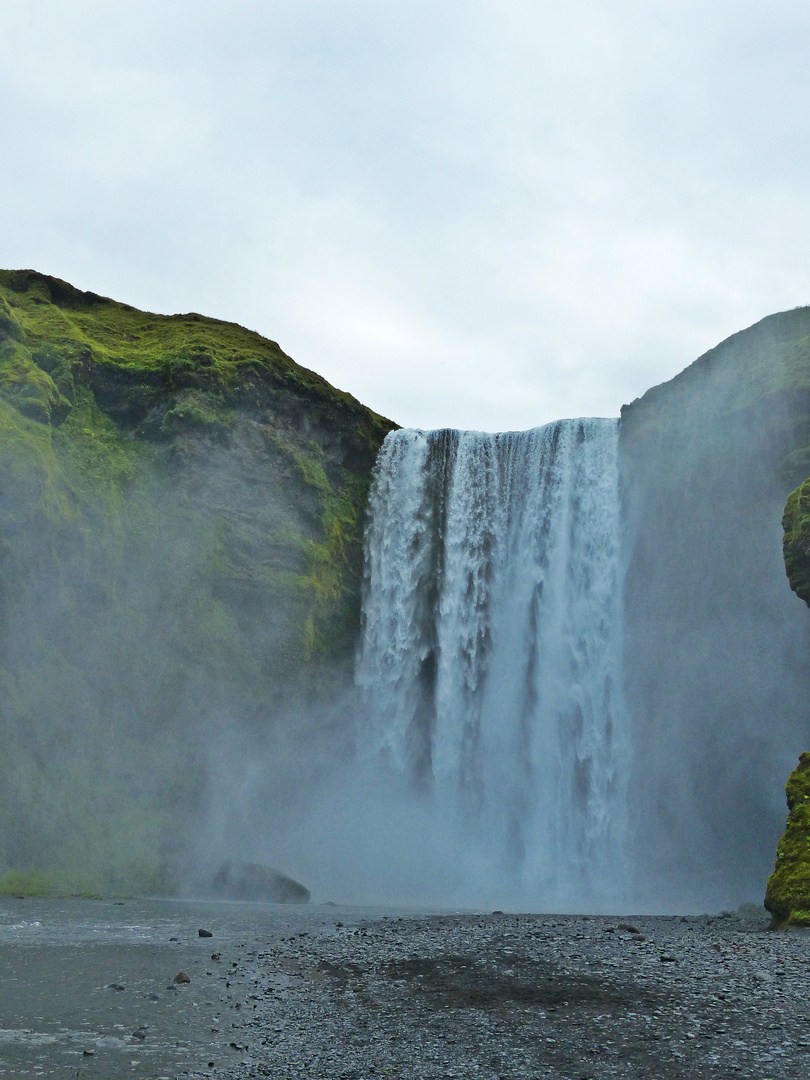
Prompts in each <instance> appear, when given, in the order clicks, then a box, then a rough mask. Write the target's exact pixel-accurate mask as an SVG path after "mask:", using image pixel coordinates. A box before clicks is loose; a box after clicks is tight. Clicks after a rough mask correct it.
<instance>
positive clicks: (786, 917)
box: [765, 753, 810, 926]
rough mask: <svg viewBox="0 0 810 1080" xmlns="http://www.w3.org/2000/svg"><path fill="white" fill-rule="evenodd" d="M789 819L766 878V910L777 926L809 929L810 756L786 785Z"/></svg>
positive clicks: (801, 758) (801, 761) (802, 760)
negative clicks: (771, 870) (768, 876)
mask: <svg viewBox="0 0 810 1080" xmlns="http://www.w3.org/2000/svg"><path fill="white" fill-rule="evenodd" d="M785 795H786V796H787V805H788V817H787V822H786V825H785V834H784V836H783V837H782V839H781V840H780V841H779V847H778V848H777V851H776V868H775V870H774V872H773V873H772V874H771V876H770V878H769V879H768V888H767V891H766V893H765V907H766V908H767V909H768V911H770V913H771V914H772V915H773V918H774V923H775V924H776V925H777V926H810V753H804V754H800V756H799V764H798V767H797V768H796V769H795V770H794V771H793V772H792V773H791V774H790V777H789V778H788V782H787V784H786V785H785Z"/></svg>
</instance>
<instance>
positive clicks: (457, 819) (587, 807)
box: [356, 419, 630, 910]
mask: <svg viewBox="0 0 810 1080" xmlns="http://www.w3.org/2000/svg"><path fill="white" fill-rule="evenodd" d="M617 455H618V423H617V421H615V420H593V419H587V420H563V421H558V422H556V423H553V424H549V425H547V426H546V427H542V428H537V429H534V430H532V431H526V432H507V433H503V434H484V433H481V432H467V431H450V430H444V431H432V432H425V431H417V430H402V431H396V432H392V433H391V434H390V435H389V436H388V438H387V439H386V442H385V445H384V446H383V448H382V450H381V452H380V457H379V459H378V463H377V466H376V471H375V478H374V483H373V488H372V493H371V499H370V520H369V525H368V528H367V533H366V581H365V597H364V607H363V637H362V643H361V648H360V652H359V656H358V661H357V668H356V677H357V682H358V684H359V685H360V686H361V687H362V689H363V691H364V693H365V696H366V699H367V703H368V715H369V716H370V717H372V718H373V719H372V720H371V727H372V731H371V737H370V740H369V742H370V745H371V752H372V753H373V754H375V755H376V758H377V760H378V761H379V762H380V768H382V769H387V770H390V772H391V773H392V775H394V776H397V777H400V778H401V777H405V778H407V780H408V783H409V784H410V786H411V788H412V790H413V791H414V792H417V793H419V797H420V799H421V800H422V802H423V804H424V805H426V806H428V807H429V808H430V811H431V815H432V816H431V820H432V821H433V822H434V823H435V828H436V829H440V828H441V829H451V830H452V834H453V836H454V846H455V850H454V851H453V853H452V858H453V859H456V860H457V861H458V868H459V869H458V873H459V876H460V878H461V877H463V879H464V880H463V887H464V891H465V894H466V895H476V894H477V895H481V896H483V895H489V893H488V892H487V890H488V889H490V888H491V886H492V885H493V884H494V883H496V882H497V883H499V884H500V885H501V886H502V887H508V888H511V889H513V890H514V892H513V895H515V896H520V897H522V898H525V899H526V900H530V901H532V902H533V903H535V904H541V905H551V904H557V905H562V906H565V905H568V906H575V907H577V908H578V909H579V910H582V908H583V904H585V905H587V904H588V903H589V902H590V903H594V904H596V903H599V904H606V903H610V902H615V901H616V900H617V899H620V898H621V897H622V896H623V895H624V883H625V881H626V874H625V849H626V846H627V812H626V801H627V784H628V775H629V756H630V754H629V739H628V730H627V719H626V710H625V707H624V702H623V692H622V676H621V659H622V658H621V639H622V626H621V622H622V620H621V595H622V588H621V581H620V558H619V495H618V461H617Z"/></svg>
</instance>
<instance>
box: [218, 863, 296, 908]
mask: <svg viewBox="0 0 810 1080" xmlns="http://www.w3.org/2000/svg"><path fill="white" fill-rule="evenodd" d="M212 888H213V892H214V895H215V896H218V897H220V898H222V899H223V900H264V901H267V902H269V903H272V904H308V903H309V898H310V892H309V889H307V888H305V887H304V886H303V885H302V884H301V883H300V882H298V881H294V880H293V879H292V878H291V877H287V875H286V874H282V873H281V871H280V870H275V869H274V868H273V867H272V866H261V865H260V864H259V863H250V862H240V861H238V860H236V859H234V860H231V859H229V860H228V861H227V862H224V863H223V864H222V866H220V868H219V870H217V872H216V874H215V875H214V880H213V882H212Z"/></svg>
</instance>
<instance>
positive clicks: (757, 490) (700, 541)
mask: <svg viewBox="0 0 810 1080" xmlns="http://www.w3.org/2000/svg"><path fill="white" fill-rule="evenodd" d="M797 317H798V316H797ZM726 352H729V349H726ZM723 355H724V354H723ZM732 358H733V357H732ZM718 363H719V361H718ZM704 368H705V370H704V369H699V368H698V367H697V366H696V370H695V371H693V372H692V375H691V376H690V378H691V379H692V381H693V383H694V384H695V386H696V387H697V400H698V401H702V402H703V404H702V405H700V406H696V407H694V408H692V409H691V410H686V412H685V413H684V411H682V410H683V400H682V398H679V394H681V393H682V392H683V387H682V386H681V387H680V388H678V390H677V392H673V394H672V402H674V404H672V407H671V409H669V412H668V411H667V409H666V408H665V409H663V410H661V409H660V408H659V407H658V405H656V408H657V409H658V412H657V413H656V425H657V426H655V427H645V426H644V422H643V421H644V414H643V412H642V413H639V412H636V413H633V411H632V408H631V410H630V415H629V416H628V417H625V418H624V419H623V420H622V421H621V422H617V421H615V420H575V421H559V422H557V423H555V424H551V425H548V426H546V427H545V428H538V429H535V430H532V431H527V432H521V433H505V434H501V435H487V434H482V433H476V432H459V431H451V430H442V431H434V432H423V431H418V430H403V431H398V432H395V433H392V434H391V435H389V437H388V439H387V440H386V443H385V445H384V447H383V449H382V451H381V453H380V457H379V459H378V464H377V467H376V472H375V480H374V486H373V490H372V495H371V500H370V520H369V525H368V528H367V533H366V592H365V598H364V611H363V637H362V643H361V647H360V650H359V653H358V661H357V668H356V684H357V685H356V688H355V691H352V690H351V689H347V691H346V696H345V700H344V703H343V705H342V706H341V708H342V709H343V710H344V711H343V715H342V717H341V718H339V719H336V720H335V722H334V723H333V725H332V727H331V731H332V733H333V734H332V735H331V736H328V735H327V734H326V729H325V728H321V729H320V733H319V735H318V738H317V739H315V740H314V744H317V743H318V739H320V740H321V743H320V749H319V750H318V751H317V752H316V755H315V756H316V757H317V756H318V755H320V757H319V761H320V764H319V766H318V773H319V780H318V782H316V783H314V784H312V783H309V782H308V781H307V782H303V781H302V783H301V785H300V791H301V792H303V791H306V792H307V794H306V797H303V796H299V797H297V798H296V797H293V798H291V800H290V802H289V803H287V804H286V806H285V807H284V809H283V810H282V813H281V816H282V817H283V818H284V821H285V826H284V828H282V829H281V830H280V834H279V835H282V834H283V835H284V839H283V840H282V843H281V848H277V851H279V853H280V854H281V855H282V857H285V858H289V859H290V860H291V862H292V863H295V861H296V859H301V855H302V852H303V851H306V852H307V854H306V855H305V856H304V858H303V864H301V863H299V865H300V867H301V871H302V872H303V873H305V874H307V875H308V878H307V880H308V883H309V884H310V885H311V887H313V889H314V890H315V891H318V890H319V889H321V888H323V889H326V890H334V891H336V892H337V893H338V894H339V895H340V898H345V899H357V900H360V899H368V900H374V901H379V900H382V901H387V902H412V903H449V904H459V905H479V904H480V905H487V904H491V905H493V906H502V907H512V908H522V909H534V910H552V909H557V910H580V911H589V910H590V911H595V910H603V911H606V910H621V909H624V910H630V909H634V910H652V911H664V912H666V911H701V910H718V909H719V908H721V907H730V906H737V905H738V904H740V903H743V902H749V901H754V902H758V901H759V900H760V898H761V896H762V894H763V892H764V886H765V882H766V879H767V875H768V874H769V873H770V871H771V869H772V867H773V857H774V851H775V845H776V841H777V839H778V836H779V834H780V831H781V828H782V825H783V821H784V803H783V794H782V792H783V785H784V781H785V779H786V776H787V773H788V772H789V770H790V768H792V767H793V764H794V763H795V758H796V756H797V754H798V752H799V751H800V750H801V749H802V748H803V746H804V743H805V742H806V739H807V736H808V731H810V724H809V723H808V719H809V717H808V704H807V702H808V689H809V687H808V681H809V680H808V671H807V663H806V657H807V655H808V649H810V641H809V640H808V636H809V635H808V620H807V611H806V608H805V606H804V605H803V604H802V603H801V602H800V601H798V600H797V598H796V597H795V596H793V594H792V593H791V592H790V589H789V587H788V583H787V579H786V577H785V573H784V566H783V563H782V558H781V543H780V541H781V529H780V517H781V510H782V506H783V505H784V499H785V496H786V494H787V492H788V491H789V490H790V489H791V487H792V486H795V483H796V479H795V477H793V476H792V475H790V470H789V469H788V468H787V466H785V465H784V462H783V461H782V459H783V458H784V455H785V453H786V450H787V451H789V450H790V447H791V446H792V445H793V443H792V442H791V440H792V439H794V438H795V432H794V433H791V432H792V429H791V428H790V424H788V423H787V420H786V419H785V418H786V416H787V415H788V411H789V410H787V409H786V406H785V403H784V400H783V399H781V398H780V399H776V398H774V399H772V400H769V402H768V404H767V405H766V406H758V407H757V409H756V410H754V411H753V412H750V413H742V414H740V413H730V412H724V411H722V410H721V409H720V408H719V406H718V402H717V399H716V396H715V397H714V398H713V393H714V391H712V390H711V388H710V386H709V382H710V379H711V377H712V376H711V375H710V372H709V369H708V368H707V367H706V366H705V365H704ZM653 398H654V395H653ZM704 399H705V400H704ZM713 408H714V409H715V410H716V411H714V412H713V411H712V410H713ZM670 413H671V415H670ZM639 416H641V420H639ZM792 423H793V421H791V424H792ZM786 425H787V426H786ZM651 432H652V434H651ZM780 462H782V464H781V465H780ZM799 468H804V465H803V464H800V466H799ZM786 469H787V471H785V470H786ZM357 691H359V693H360V698H359V699H356V698H355V696H354V694H355V692H357ZM337 732H340V736H339V737H338V738H337V741H333V739H334V737H335V733H337ZM314 744H313V745H314ZM338 745H339V746H340V747H341V748H342V749H341V753H342V754H343V757H342V759H341V760H339V758H338V756H337V755H336V754H335V751H334V748H335V746H338ZM312 760H314V758H313V759H312ZM284 787H285V789H286V790H289V788H287V786H286V784H285V785H284ZM293 808H294V809H293ZM285 814H286V817H284V815H285ZM277 820H278V821H279V822H280V821H281V818H278V819H277ZM287 827H289V832H288V833H285V829H286V828H287ZM304 864H305V865H304Z"/></svg>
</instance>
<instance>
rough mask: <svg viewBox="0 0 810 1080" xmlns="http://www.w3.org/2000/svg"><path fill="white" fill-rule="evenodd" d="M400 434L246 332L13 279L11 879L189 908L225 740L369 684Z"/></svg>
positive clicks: (9, 306)
mask: <svg viewBox="0 0 810 1080" xmlns="http://www.w3.org/2000/svg"><path fill="white" fill-rule="evenodd" d="M394 426H395V425H393V424H392V423H391V422H390V421H387V420H385V419H384V418H382V417H380V416H377V415H376V414H375V413H373V412H371V411H370V410H369V409H366V408H364V407H363V406H362V405H361V404H360V403H359V402H357V401H356V400H355V399H354V398H352V397H350V396H349V395H348V394H346V393H342V392H340V391H338V390H336V389H334V388H333V387H332V386H330V385H329V384H328V383H327V382H325V380H323V379H322V378H320V377H319V376H318V375H316V374H314V373H313V372H311V371H307V370H306V369H304V368H302V367H299V366H298V365H297V364H296V363H294V362H293V361H292V360H291V359H290V358H289V357H288V356H286V355H285V354H284V353H283V352H282V350H281V349H280V348H279V347H278V345H276V344H275V343H274V342H272V341H268V340H266V339H264V338H262V337H260V336H259V335H258V334H255V333H252V332H250V331H248V330H245V329H244V328H242V327H240V326H236V325H234V324H232V323H226V322H221V321H218V320H216V319H209V318H205V317H203V316H201V315H196V314H188V315H173V316H162V315H152V314H149V313H146V312H142V311H137V310H136V309H134V308H132V307H129V306H127V305H125V304H119V303H116V302H114V301H112V300H108V299H106V298H104V297H101V296H97V295H95V294H93V293H86V292H80V291H79V290H77V289H74V288H73V287H72V286H70V285H68V284H67V283H65V282H63V281H58V280H56V279H54V278H50V277H46V276H44V275H42V274H38V273H35V272H33V271H0V515H2V528H1V529H0V718H1V719H0V733H1V734H2V741H3V746H4V752H3V760H2V763H0V790H2V792H3V798H2V801H1V802H0V871H2V870H3V869H4V868H12V867H13V868H23V869H25V868H35V867H39V868H43V867H56V868H57V870H58V871H59V875H60V882H59V883H60V885H63V886H68V887H71V886H72V887H81V888H85V887H91V888H106V887H125V888H127V889H130V890H131V889H147V888H154V889H160V890H165V889H166V888H167V887H168V882H167V875H166V867H167V866H169V865H171V863H172V861H173V859H174V858H175V855H176V851H175V847H176V842H175V840H174V839H172V837H174V836H176V835H177V834H178V831H179V832H180V833H182V828H181V827H180V825H181V824H182V822H183V820H184V819H185V817H186V816H187V815H188V814H190V813H192V812H193V808H194V806H195V805H196V804H197V803H198V801H199V799H200V798H201V795H202V793H203V790H204V788H205V783H206V780H205V775H206V767H207V765H206V759H205V754H204V752H203V751H204V748H205V746H206V745H207V744H208V743H209V742H210V740H211V739H212V738H213V737H214V736H215V735H216V733H217V732H218V731H219V730H220V729H221V728H222V727H223V724H224V723H227V724H228V725H230V726H232V727H236V728H242V729H246V730H250V729H253V730H255V729H257V728H262V727H266V726H267V725H268V724H269V723H271V722H272V716H273V713H274V711H275V710H277V709H278V708H280V707H282V706H287V705H289V703H290V701H291V699H292V698H296V697H297V698H298V699H304V700H308V699H318V697H319V696H320V697H323V696H324V694H328V692H329V686H330V685H331V682H332V680H333V678H335V677H337V674H336V673H338V674H339V673H340V672H341V671H344V672H345V671H346V670H348V669H350V666H351V660H352V654H353V648H354V641H355V637H356V631H357V626H358V623H359V594H360V579H361V568H362V528H363V515H364V508H365V499H366V491H367V488H368V483H369V479H370V473H371V469H372V466H373V464H374V461H375V458H376V453H377V449H378V447H379V446H380V444H381V442H382V440H383V438H384V437H385V434H386V432H387V431H388V430H389V429H390V428H392V427H394ZM158 734H159V738H157V737H156V736H157V735H158ZM102 868H103V869H102Z"/></svg>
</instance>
